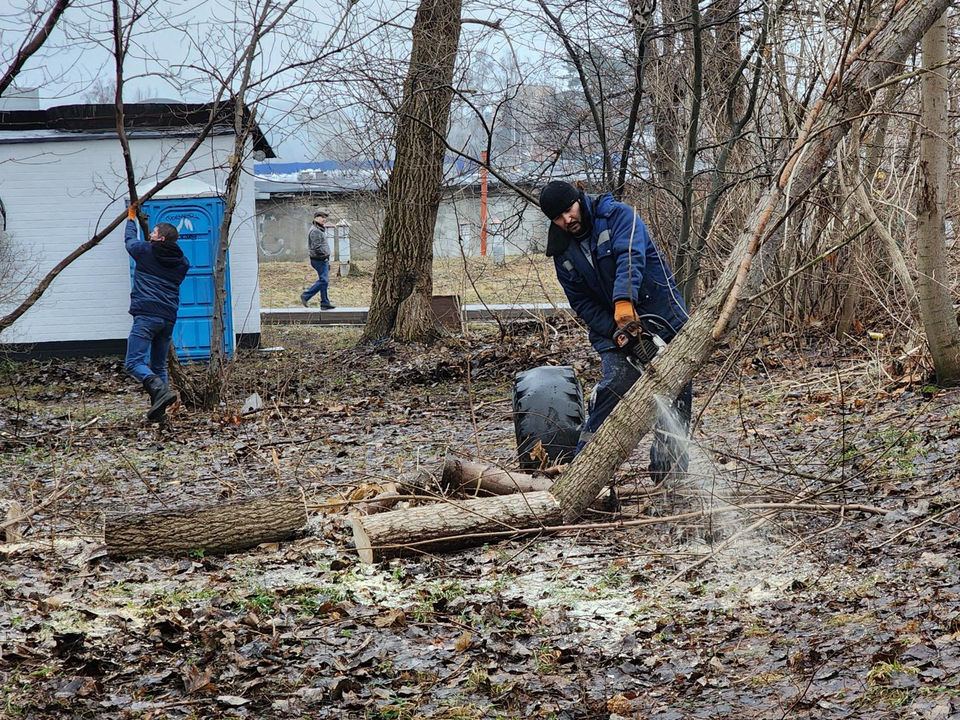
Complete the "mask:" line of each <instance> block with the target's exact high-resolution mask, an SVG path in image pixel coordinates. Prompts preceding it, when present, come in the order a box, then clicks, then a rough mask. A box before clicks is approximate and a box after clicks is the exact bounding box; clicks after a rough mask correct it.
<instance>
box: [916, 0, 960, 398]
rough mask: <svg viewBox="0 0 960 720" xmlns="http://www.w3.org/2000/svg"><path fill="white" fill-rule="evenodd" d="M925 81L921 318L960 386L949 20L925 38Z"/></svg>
mask: <svg viewBox="0 0 960 720" xmlns="http://www.w3.org/2000/svg"><path fill="white" fill-rule="evenodd" d="M921 50H922V53H923V67H924V68H926V69H927V70H928V71H927V72H926V73H924V75H923V77H922V79H921V81H920V98H921V99H920V193H919V194H920V197H919V201H918V205H919V207H918V208H917V273H918V276H919V285H920V287H919V294H920V316H921V318H922V319H923V328H924V331H925V332H926V334H927V343H928V344H929V346H930V354H931V356H932V357H933V365H934V367H935V368H936V370H937V383H939V384H940V385H956V384H958V383H960V328H958V326H957V318H956V315H955V314H954V311H953V302H952V300H951V296H950V295H951V293H950V291H951V287H950V272H949V269H948V266H947V244H946V238H945V228H944V220H945V215H946V198H947V184H948V183H949V182H950V178H949V176H948V173H949V170H950V155H951V147H950V144H949V142H948V140H947V137H948V135H949V133H950V128H949V126H948V125H947V103H948V101H949V95H948V85H947V73H948V72H949V70H948V68H946V67H938V66H939V65H941V64H942V63H943V62H944V61H945V60H946V59H947V17H946V13H944V14H943V16H942V17H940V18H939V19H938V20H937V22H936V23H934V25H933V27H931V28H930V30H928V31H927V33H926V34H925V35H924V36H923V43H922V47H921Z"/></svg>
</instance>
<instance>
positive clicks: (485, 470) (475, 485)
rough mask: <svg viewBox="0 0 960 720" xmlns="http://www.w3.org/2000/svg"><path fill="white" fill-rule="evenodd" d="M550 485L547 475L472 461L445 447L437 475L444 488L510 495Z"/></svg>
mask: <svg viewBox="0 0 960 720" xmlns="http://www.w3.org/2000/svg"><path fill="white" fill-rule="evenodd" d="M551 485H553V480H552V479H550V478H540V477H534V476H533V475H528V474H527V473H521V472H508V471H506V470H504V469H502V468H498V467H496V466H494V465H486V464H484V463H478V462H474V461H472V460H467V459H465V458H462V457H460V456H459V455H455V454H454V453H452V452H450V451H447V455H446V457H445V458H444V461H443V472H442V473H441V475H440V486H441V487H442V488H443V490H444V492H450V493H455V494H464V495H470V496H473V497H476V496H484V495H513V494H514V493H531V492H545V491H547V490H549V489H550V486H551Z"/></svg>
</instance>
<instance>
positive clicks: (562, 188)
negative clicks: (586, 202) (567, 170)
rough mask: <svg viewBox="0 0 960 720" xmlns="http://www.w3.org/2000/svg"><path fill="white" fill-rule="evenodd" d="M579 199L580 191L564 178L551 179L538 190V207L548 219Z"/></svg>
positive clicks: (556, 215) (551, 218)
mask: <svg viewBox="0 0 960 720" xmlns="http://www.w3.org/2000/svg"><path fill="white" fill-rule="evenodd" d="M579 199H580V191H579V190H577V189H576V188H575V187H574V186H573V185H571V184H570V183H568V182H567V181H565V180H553V181H551V182H549V183H547V184H546V185H545V186H544V188H543V190H541V191H540V209H541V210H542V211H543V214H544V215H546V216H547V217H548V218H549V219H550V220H553V219H554V218H555V217H559V216H560V214H561V213H562V212H563V211H564V210H566V209H567V208H568V207H570V206H571V205H573V203H574V202H576V201H577V200H579Z"/></svg>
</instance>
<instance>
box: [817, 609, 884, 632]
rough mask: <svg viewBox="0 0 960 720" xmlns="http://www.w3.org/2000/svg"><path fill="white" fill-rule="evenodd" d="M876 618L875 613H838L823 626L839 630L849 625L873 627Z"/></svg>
mask: <svg viewBox="0 0 960 720" xmlns="http://www.w3.org/2000/svg"><path fill="white" fill-rule="evenodd" d="M874 620H875V618H874V615H873V613H869V612H866V613H837V614H836V615H833V616H832V617H831V618H830V619H829V620H827V621H826V622H825V623H824V624H823V626H824V627H828V628H839V627H845V626H847V625H872V624H873V622H874Z"/></svg>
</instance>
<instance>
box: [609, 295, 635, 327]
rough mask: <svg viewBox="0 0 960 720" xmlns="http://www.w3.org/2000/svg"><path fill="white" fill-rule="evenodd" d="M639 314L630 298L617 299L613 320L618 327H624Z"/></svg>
mask: <svg viewBox="0 0 960 720" xmlns="http://www.w3.org/2000/svg"><path fill="white" fill-rule="evenodd" d="M636 319H637V314H636V313H635V312H634V310H633V303H632V302H630V301H629V300H617V303H616V308H615V309H614V311H613V320H614V322H615V323H617V327H618V328H622V327H623V326H624V325H626V324H627V323H628V322H630V321H631V320H636Z"/></svg>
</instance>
